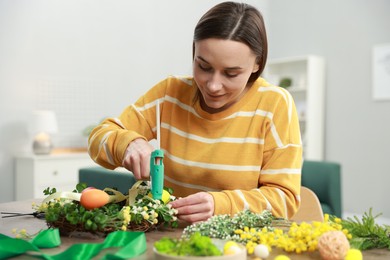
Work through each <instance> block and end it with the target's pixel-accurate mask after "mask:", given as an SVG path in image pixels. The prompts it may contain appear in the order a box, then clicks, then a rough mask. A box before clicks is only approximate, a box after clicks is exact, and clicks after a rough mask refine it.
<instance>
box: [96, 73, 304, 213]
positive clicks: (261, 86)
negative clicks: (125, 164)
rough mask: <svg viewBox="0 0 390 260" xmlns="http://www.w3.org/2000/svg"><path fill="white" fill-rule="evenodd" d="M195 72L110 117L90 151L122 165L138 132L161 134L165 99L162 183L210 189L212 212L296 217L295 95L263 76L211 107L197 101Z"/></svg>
mask: <svg viewBox="0 0 390 260" xmlns="http://www.w3.org/2000/svg"><path fill="white" fill-rule="evenodd" d="M196 90H197V87H196V83H195V82H194V81H193V79H192V78H191V77H186V78H184V77H169V78H167V79H165V80H163V81H161V82H160V83H158V84H157V85H156V86H154V87H153V88H152V89H150V90H149V91H148V92H147V93H146V94H145V95H144V96H142V97H141V98H140V99H138V100H137V102H136V103H135V104H132V105H130V106H129V107H127V108H126V109H125V110H124V111H123V113H122V114H121V115H120V117H119V118H110V119H106V120H105V121H104V122H103V123H102V124H101V125H99V126H98V127H96V128H95V129H94V130H93V132H92V133H91V135H90V138H89V153H90V155H91V157H92V159H93V160H95V161H96V162H97V163H99V164H100V165H102V166H104V167H106V168H109V169H113V168H116V167H118V166H121V163H122V159H123V156H124V153H125V150H126V148H127V146H128V144H129V143H130V142H131V141H132V140H134V139H135V138H139V137H141V138H144V139H146V140H152V139H155V138H156V134H157V132H156V115H155V112H156V102H157V99H158V100H159V102H160V106H161V108H160V111H161V112H160V113H161V117H160V118H161V149H163V150H164V155H165V157H164V167H165V180H164V185H165V186H167V187H171V188H173V189H174V191H175V195H176V196H179V197H184V196H187V195H189V194H192V193H196V192H199V191H208V192H210V194H211V195H212V196H213V198H214V202H215V209H214V214H215V215H217V214H235V213H237V212H239V211H241V210H245V209H249V210H251V211H253V212H261V211H262V210H264V209H269V210H271V211H272V213H273V214H274V215H275V216H279V217H288V218H289V217H292V216H293V215H294V213H295V212H296V211H297V209H298V206H299V204H300V197H299V193H300V182H301V165H302V145H301V137H300V132H299V121H298V117H297V113H296V109H295V105H294V101H293V99H292V97H291V95H290V94H289V93H288V92H287V91H286V90H285V89H282V88H279V87H275V86H271V85H270V84H268V83H267V82H266V81H265V80H264V79H262V78H259V79H258V80H256V82H255V83H254V84H253V85H252V87H251V88H250V90H249V91H248V92H247V93H246V94H245V95H244V96H243V97H242V98H241V100H239V101H238V102H237V103H235V104H234V105H232V106H231V107H229V108H228V109H226V110H225V111H222V112H219V113H215V114H209V113H207V112H205V111H203V110H202V108H201V107H200V104H199V100H198V101H195V102H194V95H195V93H196Z"/></svg>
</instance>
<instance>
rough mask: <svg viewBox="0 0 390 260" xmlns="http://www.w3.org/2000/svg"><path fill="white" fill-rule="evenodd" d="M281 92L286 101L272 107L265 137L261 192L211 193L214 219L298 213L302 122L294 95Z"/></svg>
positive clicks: (259, 184) (233, 191) (259, 190)
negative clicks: (243, 212)
mask: <svg viewBox="0 0 390 260" xmlns="http://www.w3.org/2000/svg"><path fill="white" fill-rule="evenodd" d="M281 91H282V93H283V95H281V96H282V97H284V98H280V99H278V100H275V102H274V103H273V104H274V107H273V108H272V109H271V110H272V111H273V116H272V120H270V122H269V125H268V126H267V131H266V133H265V136H264V152H263V158H262V160H261V161H262V164H261V170H260V175H259V180H258V188H257V189H253V190H239V189H238V190H224V191H221V192H210V193H211V195H212V196H213V198H214V201H215V210H214V214H215V215H218V214H231V215H233V214H235V213H237V212H239V211H241V210H245V209H249V210H251V211H252V212H261V211H263V210H265V209H268V210H270V211H271V212H272V214H273V215H274V216H277V217H283V218H291V217H292V216H294V214H295V213H296V211H297V210H298V208H299V205H300V197H299V194H300V185H301V166H302V145H301V136H300V130H299V120H298V116H297V112H296V108H295V105H294V102H293V99H292V97H291V95H290V94H289V93H288V92H287V91H286V90H281Z"/></svg>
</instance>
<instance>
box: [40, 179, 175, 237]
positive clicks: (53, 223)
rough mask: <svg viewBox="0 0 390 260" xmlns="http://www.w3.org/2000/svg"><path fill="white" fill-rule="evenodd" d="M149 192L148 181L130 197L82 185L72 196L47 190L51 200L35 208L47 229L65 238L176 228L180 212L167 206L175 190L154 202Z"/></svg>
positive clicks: (142, 182)
mask: <svg viewBox="0 0 390 260" xmlns="http://www.w3.org/2000/svg"><path fill="white" fill-rule="evenodd" d="M150 191H151V188H150V182H148V181H140V182H137V183H136V184H134V186H133V187H132V188H131V189H130V190H129V194H128V195H124V194H122V193H121V192H119V191H117V190H114V189H110V188H106V189H104V190H98V189H93V188H87V187H86V185H85V184H84V183H80V184H78V185H77V186H76V189H75V190H74V191H73V192H57V191H56V189H55V188H52V189H50V188H47V189H46V190H45V191H44V193H45V195H48V196H47V197H46V198H45V199H44V200H43V202H42V203H41V204H40V205H35V206H34V207H35V209H36V210H37V212H43V213H44V214H45V220H46V223H47V225H48V227H49V228H58V229H59V231H60V233H61V234H62V235H72V234H73V233H75V232H89V233H92V234H97V235H103V236H104V235H107V234H108V233H110V232H113V231H117V230H132V231H144V232H146V231H149V230H151V229H155V228H158V227H160V226H169V227H173V228H175V227H177V225H178V222H177V217H176V214H177V211H176V210H175V209H173V208H171V206H170V204H168V203H169V202H170V201H173V200H175V199H176V198H175V197H174V196H173V195H172V190H171V189H169V188H164V193H163V198H162V199H161V200H156V199H153V198H152V196H151V195H150ZM87 195H88V196H90V197H91V199H88V196H87ZM89 200H90V201H89ZM99 201H102V202H99ZM96 203H97V204H96ZM99 203H100V204H99Z"/></svg>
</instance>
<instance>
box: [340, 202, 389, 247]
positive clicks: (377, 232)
mask: <svg viewBox="0 0 390 260" xmlns="http://www.w3.org/2000/svg"><path fill="white" fill-rule="evenodd" d="M380 215H382V214H378V215H375V216H374V215H373V214H372V208H370V210H369V211H368V212H365V213H364V214H363V217H362V219H361V220H360V219H359V218H358V217H357V216H354V217H353V218H350V217H348V218H346V219H342V220H341V223H340V224H341V225H342V226H343V228H345V229H347V230H348V231H349V233H350V234H351V235H352V239H351V240H350V241H349V243H350V245H351V247H353V248H356V249H359V250H367V249H373V248H387V249H389V250H390V226H388V225H383V226H380V225H379V224H377V223H375V219H376V218H377V217H379V216H380Z"/></svg>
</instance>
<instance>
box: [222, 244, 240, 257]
mask: <svg viewBox="0 0 390 260" xmlns="http://www.w3.org/2000/svg"><path fill="white" fill-rule="evenodd" d="M240 251H241V248H240V247H239V246H238V244H237V243H236V242H234V241H228V242H226V243H225V245H224V246H223V254H224V255H235V254H237V253H239V252H240Z"/></svg>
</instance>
